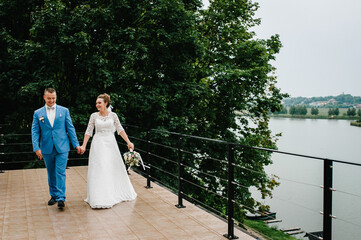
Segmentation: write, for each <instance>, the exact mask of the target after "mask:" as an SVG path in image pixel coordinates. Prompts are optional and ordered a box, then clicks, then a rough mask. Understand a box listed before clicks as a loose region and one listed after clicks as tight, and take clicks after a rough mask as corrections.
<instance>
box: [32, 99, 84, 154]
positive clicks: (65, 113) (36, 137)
mask: <svg viewBox="0 0 361 240" xmlns="http://www.w3.org/2000/svg"><path fill="white" fill-rule="evenodd" d="M55 114H56V115H55V120H54V124H53V127H52V126H51V125H50V122H49V119H48V116H47V114H46V109H45V106H44V107H42V108H39V109H38V110H36V111H35V112H34V118H33V124H32V127H31V135H32V141H33V150H34V152H35V151H37V150H40V149H41V152H42V153H43V154H50V153H52V151H53V148H54V146H55V148H56V151H57V152H58V153H64V152H69V150H70V146H69V138H70V141H71V143H72V145H73V147H74V148H76V147H78V146H79V142H78V138H77V137H76V133H75V128H74V126H73V122H72V121H71V118H70V113H69V110H68V109H67V108H65V107H62V106H59V105H56V113H55ZM67 133H68V134H69V137H68V135H67Z"/></svg>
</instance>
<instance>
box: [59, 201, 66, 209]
mask: <svg viewBox="0 0 361 240" xmlns="http://www.w3.org/2000/svg"><path fill="white" fill-rule="evenodd" d="M64 207H65V203H64V201H63V200H59V201H58V208H59V209H63V208H64Z"/></svg>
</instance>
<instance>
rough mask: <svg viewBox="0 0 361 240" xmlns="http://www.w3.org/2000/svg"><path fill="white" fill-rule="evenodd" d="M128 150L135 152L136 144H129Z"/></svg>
mask: <svg viewBox="0 0 361 240" xmlns="http://www.w3.org/2000/svg"><path fill="white" fill-rule="evenodd" d="M128 149H129V151H131V152H133V151H134V144H133V143H132V142H128Z"/></svg>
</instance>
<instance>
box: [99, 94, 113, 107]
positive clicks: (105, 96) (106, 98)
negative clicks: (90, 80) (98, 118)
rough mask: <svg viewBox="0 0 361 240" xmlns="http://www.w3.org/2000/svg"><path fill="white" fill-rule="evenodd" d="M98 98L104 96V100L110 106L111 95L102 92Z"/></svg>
mask: <svg viewBox="0 0 361 240" xmlns="http://www.w3.org/2000/svg"><path fill="white" fill-rule="evenodd" d="M98 98H102V99H103V100H104V102H105V103H106V104H107V108H108V107H109V106H110V96H109V95H108V94H106V93H103V94H100V95H99V96H98Z"/></svg>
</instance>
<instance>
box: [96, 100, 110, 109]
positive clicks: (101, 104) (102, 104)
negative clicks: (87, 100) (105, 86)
mask: <svg viewBox="0 0 361 240" xmlns="http://www.w3.org/2000/svg"><path fill="white" fill-rule="evenodd" d="M95 103H96V105H95V106H96V108H97V109H98V111H104V110H105V109H106V106H107V103H106V102H104V99H103V98H97V101H96V102H95Z"/></svg>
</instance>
